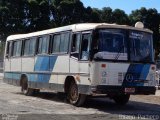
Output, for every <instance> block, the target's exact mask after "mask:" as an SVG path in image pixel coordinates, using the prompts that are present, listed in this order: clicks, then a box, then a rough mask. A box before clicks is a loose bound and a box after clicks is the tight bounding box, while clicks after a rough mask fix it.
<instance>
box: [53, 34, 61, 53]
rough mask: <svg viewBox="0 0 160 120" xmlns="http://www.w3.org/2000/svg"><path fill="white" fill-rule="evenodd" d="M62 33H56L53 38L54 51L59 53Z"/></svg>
mask: <svg viewBox="0 0 160 120" xmlns="http://www.w3.org/2000/svg"><path fill="white" fill-rule="evenodd" d="M60 40H61V36H60V34H56V35H54V36H53V38H52V51H51V52H52V53H59V52H60Z"/></svg>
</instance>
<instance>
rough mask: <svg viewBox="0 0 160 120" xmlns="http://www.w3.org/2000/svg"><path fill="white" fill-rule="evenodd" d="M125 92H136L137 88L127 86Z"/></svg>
mask: <svg viewBox="0 0 160 120" xmlns="http://www.w3.org/2000/svg"><path fill="white" fill-rule="evenodd" d="M125 93H135V88H125Z"/></svg>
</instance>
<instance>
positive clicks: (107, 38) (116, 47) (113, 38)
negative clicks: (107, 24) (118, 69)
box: [94, 29, 127, 60]
mask: <svg viewBox="0 0 160 120" xmlns="http://www.w3.org/2000/svg"><path fill="white" fill-rule="evenodd" d="M94 58H95V59H96V58H97V59H110V60H127V47H126V35H125V31H123V30H119V29H105V30H99V33H98V51H97V53H96V54H95V55H94Z"/></svg>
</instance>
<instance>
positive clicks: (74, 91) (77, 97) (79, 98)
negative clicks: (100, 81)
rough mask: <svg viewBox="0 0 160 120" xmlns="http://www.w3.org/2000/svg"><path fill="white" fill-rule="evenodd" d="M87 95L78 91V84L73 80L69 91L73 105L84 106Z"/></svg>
mask: <svg viewBox="0 0 160 120" xmlns="http://www.w3.org/2000/svg"><path fill="white" fill-rule="evenodd" d="M85 99H86V95H84V94H79V93H78V86H77V85H76V83H75V82H71V85H70V88H69V93H68V100H69V102H70V103H71V104H72V105H75V106H77V107H79V106H82V105H83V103H84V102H85Z"/></svg>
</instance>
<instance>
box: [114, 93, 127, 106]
mask: <svg viewBox="0 0 160 120" xmlns="http://www.w3.org/2000/svg"><path fill="white" fill-rule="evenodd" d="M129 98H130V95H129V94H120V95H116V96H114V97H113V100H114V101H115V102H116V103H117V104H119V105H125V104H127V102H128V101H129Z"/></svg>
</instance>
